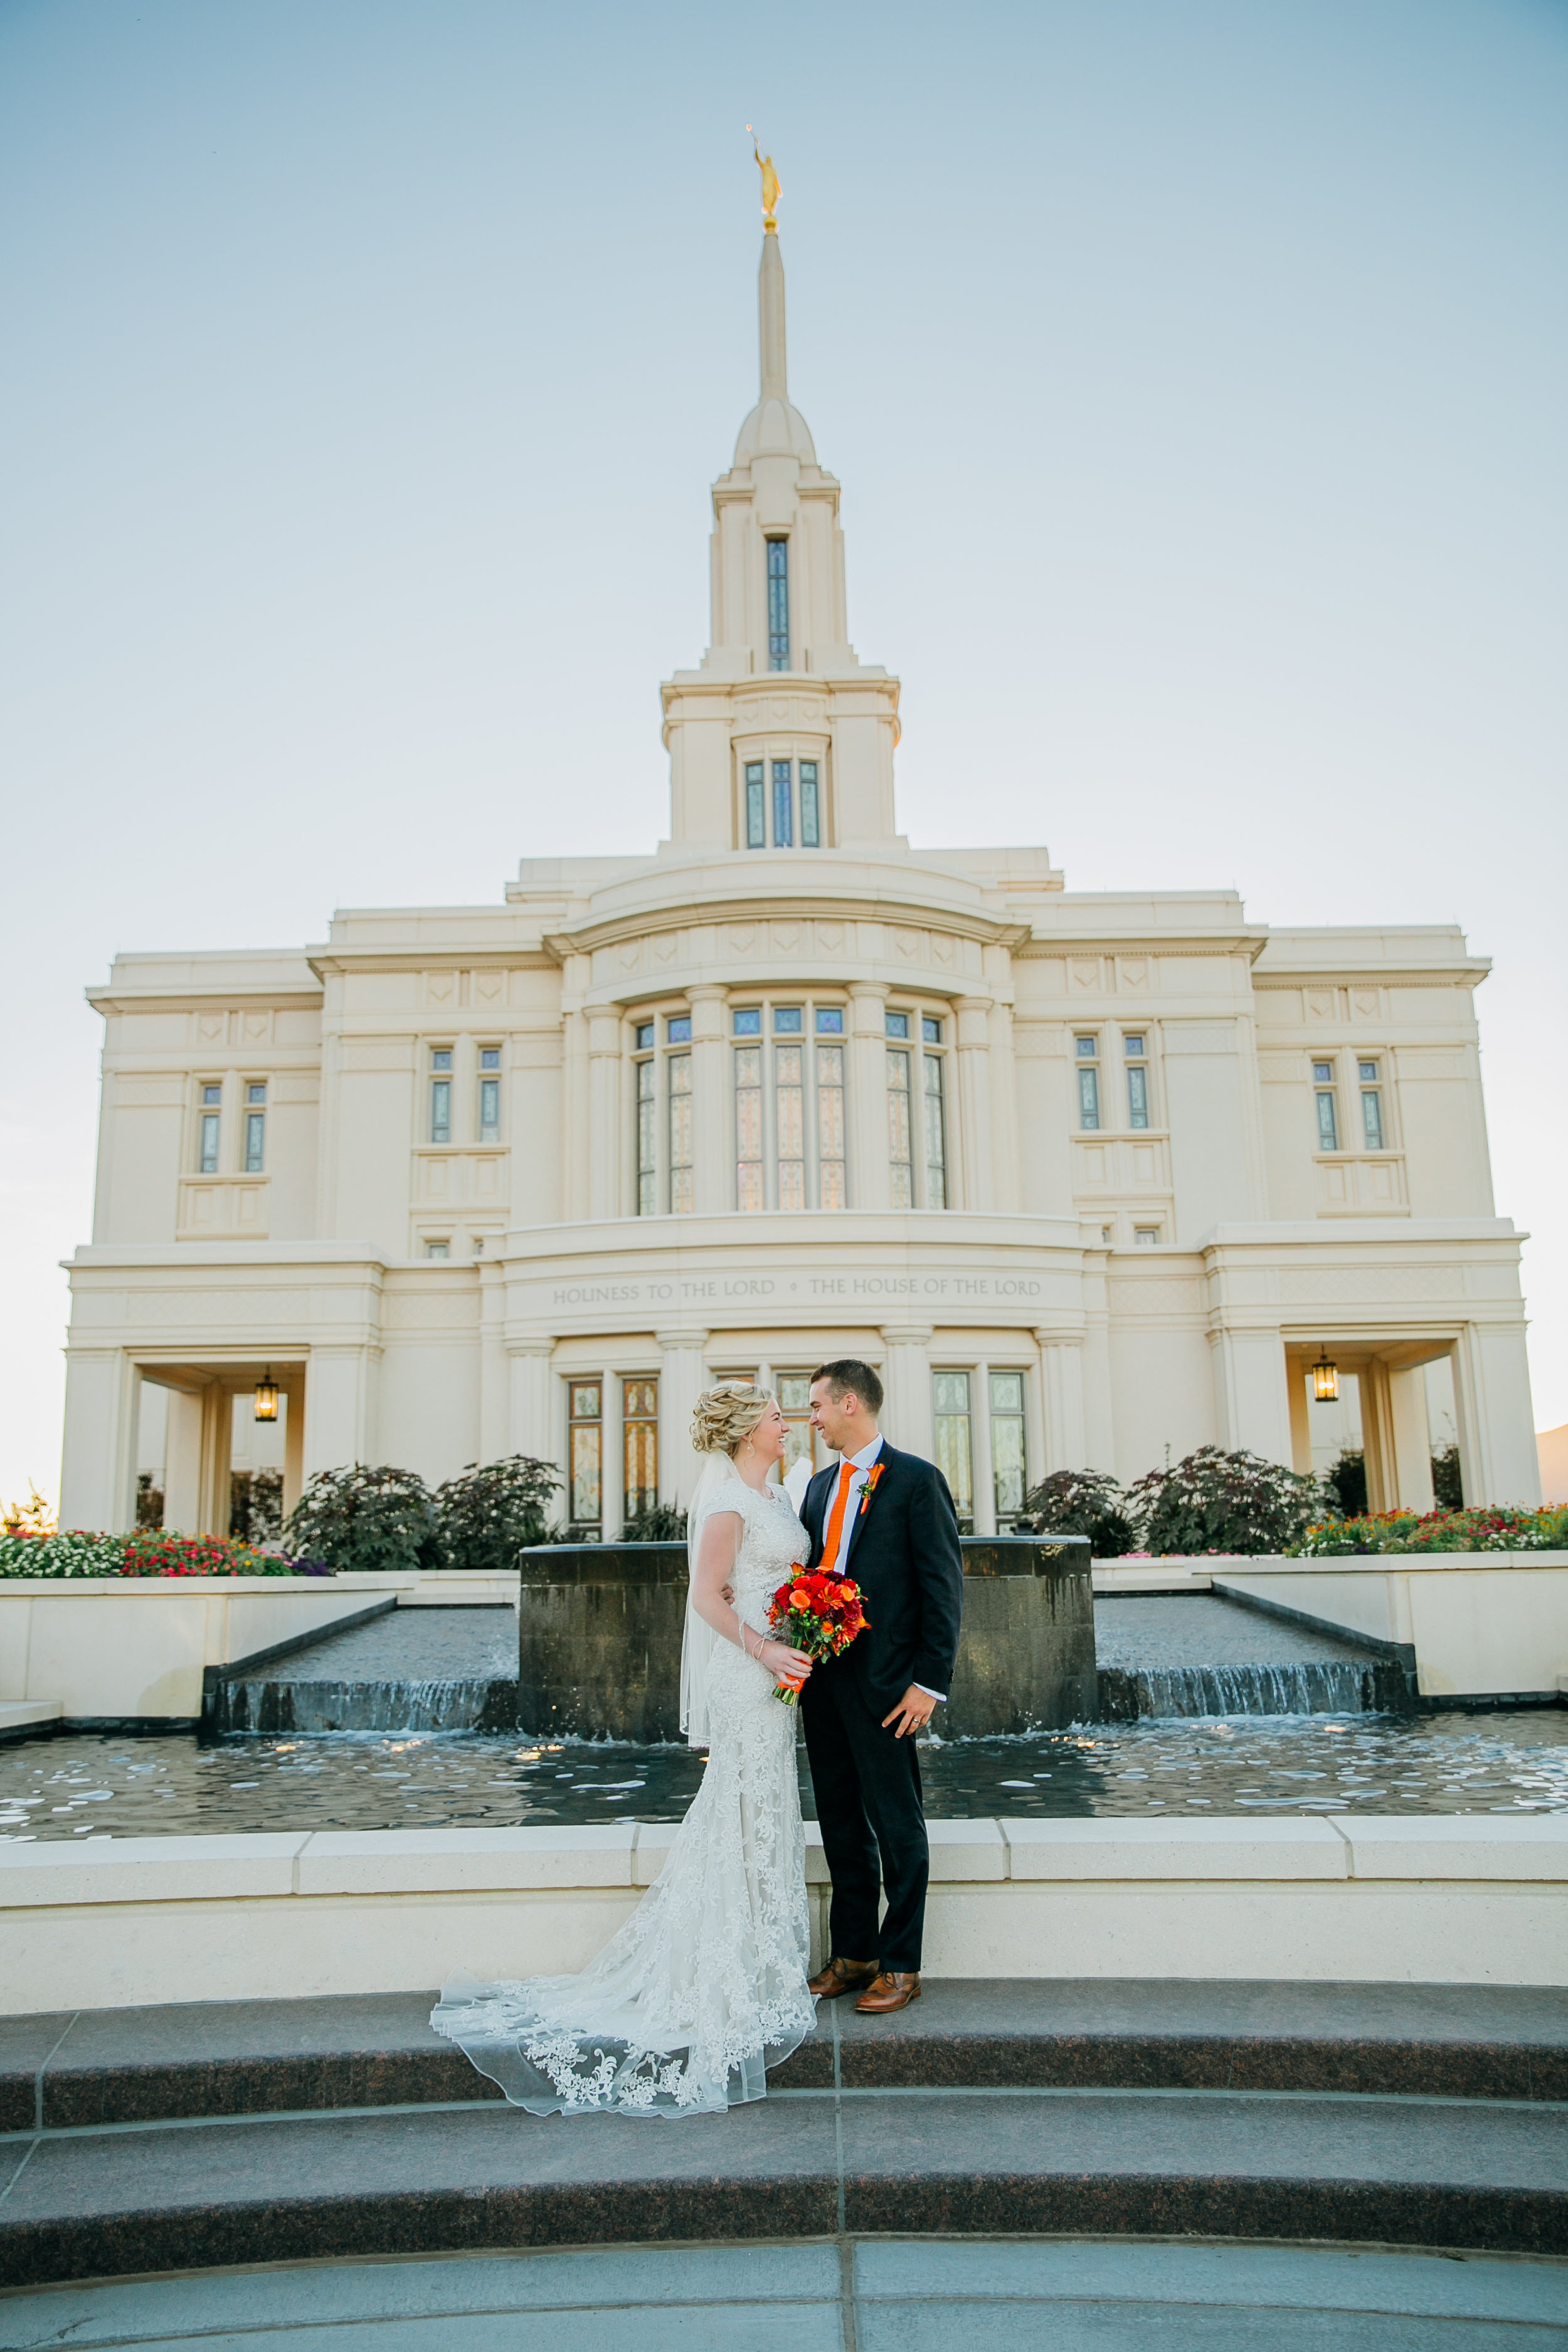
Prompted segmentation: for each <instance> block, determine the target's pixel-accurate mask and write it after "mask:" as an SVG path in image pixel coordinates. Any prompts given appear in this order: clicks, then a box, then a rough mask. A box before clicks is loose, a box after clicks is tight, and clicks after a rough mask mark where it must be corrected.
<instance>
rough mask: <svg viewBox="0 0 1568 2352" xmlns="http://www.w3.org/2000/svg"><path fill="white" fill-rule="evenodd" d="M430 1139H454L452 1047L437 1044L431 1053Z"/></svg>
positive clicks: (444, 1140)
mask: <svg viewBox="0 0 1568 2352" xmlns="http://www.w3.org/2000/svg"><path fill="white" fill-rule="evenodd" d="M430 1070H431V1078H430V1140H431V1142H432V1143H450V1142H451V1140H452V1077H451V1070H452V1049H451V1047H450V1046H449V1045H437V1046H435V1047H434V1048H433V1049H432V1051H431V1055H430Z"/></svg>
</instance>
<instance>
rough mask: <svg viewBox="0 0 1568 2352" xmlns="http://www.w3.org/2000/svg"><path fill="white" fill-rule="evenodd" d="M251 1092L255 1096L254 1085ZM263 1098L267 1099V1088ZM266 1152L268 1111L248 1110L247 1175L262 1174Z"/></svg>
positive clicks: (246, 1125)
mask: <svg viewBox="0 0 1568 2352" xmlns="http://www.w3.org/2000/svg"><path fill="white" fill-rule="evenodd" d="M250 1092H251V1095H252V1096H253V1097H254V1095H255V1092H256V1089H255V1087H251V1089H250ZM262 1099H263V1100H264V1101H265V1099H266V1093H265V1089H263V1095H262ZM266 1152H267V1113H266V1112H265V1111H264V1110H247V1112H246V1114H245V1172H246V1174H247V1176H259V1175H260V1173H261V1170H262V1166H263V1164H264V1161H265V1160H266Z"/></svg>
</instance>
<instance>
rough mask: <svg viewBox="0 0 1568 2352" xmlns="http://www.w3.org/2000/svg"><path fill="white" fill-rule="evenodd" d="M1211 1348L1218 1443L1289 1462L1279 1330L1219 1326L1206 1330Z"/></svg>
mask: <svg viewBox="0 0 1568 2352" xmlns="http://www.w3.org/2000/svg"><path fill="white" fill-rule="evenodd" d="M1209 1351H1210V1356H1211V1359H1212V1362H1213V1368H1214V1385H1215V1419H1216V1421H1217V1423H1218V1424H1219V1444H1221V1445H1223V1446H1224V1447H1226V1450H1227V1451H1230V1450H1236V1449H1240V1450H1244V1451H1245V1452H1247V1453H1248V1454H1261V1455H1262V1457H1263V1459H1264V1461H1265V1462H1281V1463H1286V1464H1289V1461H1290V1459H1291V1453H1292V1447H1291V1442H1290V1401H1289V1395H1288V1394H1287V1392H1286V1387H1285V1346H1284V1342H1283V1340H1282V1339H1281V1338H1280V1336H1279V1332H1278V1331H1277V1330H1276V1331H1270V1330H1267V1329H1265V1330H1248V1329H1243V1330H1237V1329H1234V1328H1226V1327H1225V1326H1223V1325H1222V1326H1221V1328H1219V1329H1218V1330H1217V1331H1211V1332H1210V1333H1209Z"/></svg>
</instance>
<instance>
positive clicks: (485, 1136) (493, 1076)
mask: <svg viewBox="0 0 1568 2352" xmlns="http://www.w3.org/2000/svg"><path fill="white" fill-rule="evenodd" d="M479 1141H480V1142H481V1143H499V1142H500V1046H499V1045H481V1046H480V1047H479Z"/></svg>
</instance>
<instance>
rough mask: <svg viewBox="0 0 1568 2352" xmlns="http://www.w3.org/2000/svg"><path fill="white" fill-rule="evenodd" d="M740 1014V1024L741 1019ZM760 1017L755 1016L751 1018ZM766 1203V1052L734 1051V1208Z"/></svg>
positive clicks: (747, 1048)
mask: <svg viewBox="0 0 1568 2352" xmlns="http://www.w3.org/2000/svg"><path fill="white" fill-rule="evenodd" d="M759 1017H760V1016H758V1015H757V1014H755V1013H753V1014H752V1019H753V1020H758V1019H759ZM735 1018H736V1021H737V1023H738V1022H739V1021H740V1020H741V1019H742V1015H741V1014H739V1013H737V1014H736V1016H735ZM735 1206H736V1207H737V1208H738V1209H760V1208H762V1207H763V1049H762V1047H761V1046H760V1045H737V1047H736V1048H735Z"/></svg>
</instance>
